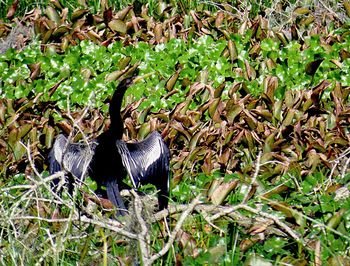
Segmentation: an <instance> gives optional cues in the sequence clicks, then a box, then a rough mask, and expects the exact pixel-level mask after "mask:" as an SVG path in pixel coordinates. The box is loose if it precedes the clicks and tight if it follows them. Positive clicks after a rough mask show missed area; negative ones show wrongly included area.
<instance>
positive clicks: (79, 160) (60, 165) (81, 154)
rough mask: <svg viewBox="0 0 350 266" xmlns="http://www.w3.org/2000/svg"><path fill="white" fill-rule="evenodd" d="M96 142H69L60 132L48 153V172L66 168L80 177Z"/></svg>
mask: <svg viewBox="0 0 350 266" xmlns="http://www.w3.org/2000/svg"><path fill="white" fill-rule="evenodd" d="M95 146H96V143H92V144H89V145H88V144H80V143H70V142H69V141H68V139H67V138H66V137H65V136H64V135H62V134H60V135H58V137H57V138H56V140H55V143H54V145H53V148H52V150H51V151H50V154H49V161H50V168H49V171H50V174H54V173H56V172H58V171H61V170H66V171H68V172H69V173H71V174H72V175H73V176H75V177H76V178H79V179H82V178H83V176H84V175H85V174H86V172H87V170H88V167H89V164H90V162H91V159H92V156H93V153H94V149H95Z"/></svg>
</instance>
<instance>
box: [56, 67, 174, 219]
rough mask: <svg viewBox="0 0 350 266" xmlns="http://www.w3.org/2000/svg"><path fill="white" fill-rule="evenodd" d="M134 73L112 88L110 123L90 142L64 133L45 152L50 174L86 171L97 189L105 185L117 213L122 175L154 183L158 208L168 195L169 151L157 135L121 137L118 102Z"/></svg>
mask: <svg viewBox="0 0 350 266" xmlns="http://www.w3.org/2000/svg"><path fill="white" fill-rule="evenodd" d="M135 76H136V74H134V75H133V76H132V77H130V78H127V79H124V80H123V81H121V82H120V83H119V85H118V87H117V89H116V90H115V92H114V94H113V97H112V100H111V102H110V105H109V113H110V120H111V123H110V126H109V129H108V130H106V131H105V132H104V133H102V134H101V135H100V136H98V138H97V139H96V140H95V141H93V142H91V143H90V144H77V143H70V142H69V141H68V139H67V138H66V137H65V136H63V135H59V136H58V137H57V139H56V140H55V143H54V145H53V148H52V150H51V152H50V154H49V161H50V168H49V169H50V174H53V173H55V172H58V171H61V170H65V171H66V172H68V174H69V175H72V176H73V177H74V178H75V179H76V178H78V179H80V180H81V179H82V178H83V177H84V176H85V173H86V174H88V175H89V176H90V177H91V178H92V179H93V180H95V181H96V182H97V185H98V188H99V189H100V188H101V186H102V185H104V186H105V187H106V190H107V196H108V199H109V200H110V201H111V202H112V203H113V204H114V205H115V206H116V207H117V208H118V214H120V215H123V214H125V211H126V208H125V206H124V202H123V200H122V198H121V196H120V188H121V186H122V180H123V178H124V177H125V176H126V174H128V175H129V177H130V178H131V181H132V184H133V186H134V187H135V188H138V187H139V186H140V185H143V184H153V185H155V187H156V188H157V189H158V190H159V191H158V202H159V209H160V210H162V209H164V208H167V206H168V197H169V160H170V153H169V149H168V147H167V145H166V144H165V142H164V141H163V139H162V137H161V135H160V134H159V133H158V132H152V133H151V134H150V135H149V136H148V137H147V138H146V139H144V140H143V141H140V142H134V143H126V142H124V141H123V140H122V136H123V130H124V125H123V120H122V118H121V114H120V110H121V105H122V101H123V96H124V93H125V91H126V90H127V88H128V87H129V86H130V85H131V84H132V82H133V80H134V79H135ZM70 186H72V185H71V184H70Z"/></svg>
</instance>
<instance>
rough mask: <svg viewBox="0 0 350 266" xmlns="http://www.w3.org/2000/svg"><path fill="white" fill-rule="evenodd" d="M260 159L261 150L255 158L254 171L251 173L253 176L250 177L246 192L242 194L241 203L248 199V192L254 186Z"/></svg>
mask: <svg viewBox="0 0 350 266" xmlns="http://www.w3.org/2000/svg"><path fill="white" fill-rule="evenodd" d="M260 159H261V151H259V154H258V156H257V158H256V165H255V172H254V175H253V178H252V181H251V182H250V185H249V187H248V189H247V193H246V194H245V195H244V199H243V201H242V203H247V201H248V199H249V192H250V191H251V190H252V189H253V186H255V185H256V184H255V183H256V179H257V178H258V174H259V171H260V166H261V164H260Z"/></svg>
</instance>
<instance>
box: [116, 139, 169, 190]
mask: <svg viewBox="0 0 350 266" xmlns="http://www.w3.org/2000/svg"><path fill="white" fill-rule="evenodd" d="M116 146H117V149H118V152H119V154H120V156H121V158H122V162H123V165H124V167H125V168H126V170H127V172H128V174H129V176H130V177H131V181H132V182H133V185H134V187H135V188H137V187H138V186H139V185H140V184H144V183H151V184H154V185H155V186H156V187H157V188H158V189H163V190H167V191H168V190H169V160H170V158H169V157H170V155H169V149H168V147H167V145H166V144H165V143H164V141H163V139H162V137H161V135H160V134H159V133H158V132H153V133H151V134H150V135H149V136H148V137H147V138H146V139H145V140H143V141H141V142H137V143H125V142H124V141H121V140H117V142H116ZM163 184H164V185H163ZM164 186H166V187H164Z"/></svg>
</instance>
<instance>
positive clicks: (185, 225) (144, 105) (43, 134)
mask: <svg viewBox="0 0 350 266" xmlns="http://www.w3.org/2000/svg"><path fill="white" fill-rule="evenodd" d="M78 2H79V4H76V2H75V1H72V2H70V1H61V2H58V1H51V4H49V5H47V4H46V3H45V4H44V3H36V4H35V6H38V7H39V8H38V9H36V10H34V11H33V12H30V13H27V15H26V16H25V18H24V19H23V22H21V23H18V22H17V20H16V19H15V17H16V16H18V14H21V16H22V15H24V11H29V10H30V9H32V8H33V7H34V6H31V5H29V4H28V3H27V5H26V6H27V10H25V9H22V8H23V6H24V4H26V2H25V1H20V4H19V7H17V8H15V7H14V6H12V8H14V11H16V12H15V13H13V14H10V15H11V16H10V15H9V11H8V10H9V9H8V8H6V9H1V12H5V13H1V16H2V17H3V18H4V21H5V22H4V23H1V22H0V38H2V41H0V52H1V53H0V69H1V72H0V95H1V100H0V136H1V137H0V194H1V197H0V206H1V207H0V214H1V215H0V248H1V251H0V254H1V256H0V264H3V265H33V264H38V265H39V264H50V265H51V264H52V265H58V264H60V265H66V264H69V265H70V264H78V263H79V264H82V265H94V264H102V265H123V263H124V264H132V263H133V262H134V260H142V263H144V264H145V265H147V264H148V262H149V261H148V260H152V259H154V261H155V264H156V265H160V264H162V263H163V264H165V265H173V264H175V263H179V264H183V265H200V264H204V265H241V264H244V265H262V264H263V263H266V265H309V264H313V265H348V264H349V263H350V253H349V252H350V244H349V243H350V233H349V232H350V192H349V188H350V160H349V156H350V145H349V144H350V139H349V136H350V132H349V130H350V127H349V124H350V101H349V94H350V75H349V69H350V38H349V30H348V25H347V22H348V20H349V16H348V15H349V12H350V4H349V2H348V1H343V2H342V3H340V2H339V3H338V5H335V4H333V3H330V2H325V1H322V3H315V2H312V3H308V2H306V1H305V2H303V3H300V2H295V3H294V2H293V1H292V2H290V3H286V2H284V1H282V2H270V1H262V2H259V3H258V2H254V1H252V2H239V1H237V2H235V3H234V5H228V4H226V3H218V2H216V3H214V2H201V1H198V2H192V1H179V2H178V1H176V2H175V1H174V2H173V3H170V4H167V3H165V2H160V1H148V2H147V5H146V3H143V2H137V3H135V5H134V6H133V8H132V7H131V6H127V4H129V3H128V2H121V3H119V2H118V3H116V2H114V1H109V2H108V3H107V1H91V2H90V1H78ZM1 4H2V5H4V6H6V7H10V6H11V3H9V2H6V1H2V2H1ZM65 7H67V8H68V9H67V10H66V9H65ZM109 7H112V9H108V8H109ZM4 10H5V11H4ZM117 10H118V12H117ZM325 12H326V15H320V14H325ZM15 14H16V16H15ZM6 15H7V18H5V17H6ZM136 63H139V64H140V66H139V69H140V78H139V82H138V83H136V84H135V85H133V86H132V87H131V88H130V89H129V90H128V91H127V94H126V98H125V103H124V106H125V109H124V112H123V114H124V119H125V133H126V134H125V139H128V140H133V139H143V138H144V137H145V136H146V135H147V134H148V133H149V132H150V131H152V130H158V131H159V132H162V133H163V136H164V138H165V140H166V142H167V143H168V144H169V147H170V149H171V153H172V159H171V173H172V178H171V180H172V181H171V182H172V184H171V187H172V191H171V207H170V208H169V213H164V212H163V213H157V212H156V210H155V204H156V203H155V202H156V200H155V197H154V188H153V187H143V188H142V190H143V191H144V192H145V193H146V194H147V196H143V197H142V206H143V207H142V215H141V216H142V217H143V219H142V218H140V217H138V214H140V213H139V212H140V208H138V207H137V206H138V204H139V203H140V202H139V200H140V198H139V196H137V195H134V194H133V193H131V194H129V195H126V196H125V198H126V199H127V201H129V207H130V210H131V213H132V214H131V215H130V217H129V216H128V217H124V218H122V219H120V221H116V220H115V219H114V218H113V210H111V208H110V202H109V201H107V200H104V199H98V198H97V197H96V196H95V195H94V193H93V190H94V189H95V188H96V186H95V183H94V182H93V181H91V180H90V178H87V179H86V180H85V182H84V184H83V185H82V186H81V187H77V189H76V190H75V193H74V195H73V197H72V198H71V197H69V196H68V194H67V193H63V195H62V197H60V196H58V195H55V194H54V193H53V192H52V191H51V189H50V180H51V179H52V177H51V176H49V175H48V172H47V167H48V166H47V161H46V157H47V153H48V151H49V149H50V148H51V146H52V143H53V141H54V138H55V136H56V135H57V133H59V132H64V133H66V134H71V135H72V136H73V138H74V139H75V141H79V140H81V139H84V138H85V137H86V138H94V137H96V136H97V135H98V134H100V133H101V132H102V131H103V130H104V129H105V128H106V127H108V119H107V118H106V113H107V108H108V104H107V103H108V100H109V97H110V95H112V92H113V90H114V89H115V87H116V85H117V84H118V82H119V80H120V78H121V77H122V75H123V70H124V69H125V68H126V67H127V66H129V65H134V64H136ZM60 178H61V179H62V182H64V177H63V176H61V177H60ZM126 182H128V181H127V180H126ZM196 200H198V201H199V202H196ZM194 201H195V202H194ZM193 202H194V203H196V204H193ZM135 206H136V207H135ZM165 216H166V217H168V218H167V220H166V222H165V220H164V219H163V218H164V217H165ZM182 218H186V219H184V220H182ZM176 225H178V226H176ZM180 225H181V226H180ZM143 226H146V228H147V232H146V234H145V235H142V234H141V233H140V232H141V231H142V229H143V228H145V227H143ZM172 233H173V234H174V235H173V237H174V238H173V237H172V236H170V237H168V236H169V235H171V234H172ZM174 239H175V241H174V242H172V241H173V240H174ZM145 243H146V244H145ZM167 243H170V244H171V245H169V246H168V248H170V249H168V250H166V251H168V252H166V254H165V255H164V256H160V255H161V254H159V256H158V255H157V254H158V252H163V251H164V250H162V249H163V248H164V247H167V246H166V244H167ZM162 254H163V253H162ZM152 256H153V257H152ZM135 258H137V259H135Z"/></svg>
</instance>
